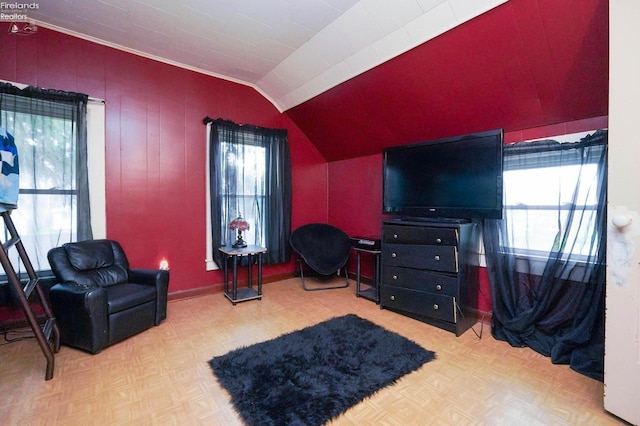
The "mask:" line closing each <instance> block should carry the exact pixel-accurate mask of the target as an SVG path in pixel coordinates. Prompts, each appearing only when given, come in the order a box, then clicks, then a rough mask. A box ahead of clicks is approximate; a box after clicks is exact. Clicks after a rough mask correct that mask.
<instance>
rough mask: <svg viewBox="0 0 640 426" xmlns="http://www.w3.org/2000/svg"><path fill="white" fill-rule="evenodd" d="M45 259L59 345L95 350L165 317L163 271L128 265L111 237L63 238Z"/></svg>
mask: <svg viewBox="0 0 640 426" xmlns="http://www.w3.org/2000/svg"><path fill="white" fill-rule="evenodd" d="M47 258H48V259H49V264H50V265H51V269H52V271H53V273H54V274H55V276H56V279H57V280H58V284H56V285H54V286H53V287H51V290H50V292H49V299H50V302H51V308H52V309H53V313H54V315H55V317H56V321H57V322H58V325H59V327H60V341H61V342H62V343H63V344H66V345H68V346H73V347H75V348H79V349H82V350H85V351H88V352H91V353H93V354H97V353H99V352H100V351H101V350H102V349H103V348H104V347H106V346H109V345H112V344H114V343H116V342H119V341H121V340H124V339H126V338H128V337H130V336H132V335H134V334H137V333H139V332H141V331H143V330H146V329H148V328H151V327H153V326H154V325H159V324H160V322H162V320H164V319H165V318H166V317H167V292H168V287H169V272H168V271H165V270H150V269H130V268H129V262H128V261H127V257H126V256H125V253H124V251H123V250H122V247H121V246H120V244H119V243H118V242H116V241H112V240H87V241H81V242H77V243H67V244H64V245H63V246H62V247H56V248H53V249H51V250H49V253H48V254H47Z"/></svg>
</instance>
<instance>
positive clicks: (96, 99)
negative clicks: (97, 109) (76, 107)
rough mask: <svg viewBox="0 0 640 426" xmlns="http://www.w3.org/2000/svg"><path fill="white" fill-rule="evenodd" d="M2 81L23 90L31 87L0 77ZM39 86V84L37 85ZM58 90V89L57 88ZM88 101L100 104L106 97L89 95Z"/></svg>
mask: <svg viewBox="0 0 640 426" xmlns="http://www.w3.org/2000/svg"><path fill="white" fill-rule="evenodd" d="M0 82H1V83H7V84H10V85H12V86H15V87H17V88H18V89H20V90H23V89H24V88H25V87H29V86H30V84H24V83H16V82H15V81H9V80H2V79H0ZM36 87H37V86H36ZM56 90H58V89H56ZM87 102H91V103H98V104H104V103H105V102H104V99H100V98H93V97H91V96H87Z"/></svg>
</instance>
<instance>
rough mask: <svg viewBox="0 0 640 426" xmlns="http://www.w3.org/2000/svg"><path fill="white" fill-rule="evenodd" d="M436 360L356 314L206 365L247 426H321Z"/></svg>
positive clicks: (431, 355)
mask: <svg viewBox="0 0 640 426" xmlns="http://www.w3.org/2000/svg"><path fill="white" fill-rule="evenodd" d="M434 358H435V354H434V353H433V352H431V351H428V350H426V349H424V348H422V347H421V346H419V345H417V344H416V343H414V342H412V341H410V340H408V339H406V338H404V337H402V336H400V335H399V334H396V333H393V332H390V331H388V330H385V329H384V328H382V327H380V326H378V325H376V324H373V323H372V322H370V321H367V320H365V319H362V318H360V317H358V316H356V315H346V316H343V317H339V318H333V319H330V320H328V321H324V322H322V323H320V324H317V325H314V326H312V327H308V328H305V329H302V330H299V331H296V332H293V333H289V334H285V335H282V336H280V337H277V338H275V339H273V340H270V341H267V342H264V343H258V344H255V345H252V346H248V347H245V348H240V349H236V350H233V351H231V352H229V353H227V354H225V355H222V356H218V357H215V358H213V359H212V360H211V361H209V365H210V366H211V368H212V370H213V372H214V374H215V375H216V377H217V378H218V381H219V382H220V384H221V385H222V386H223V387H225V388H226V389H227V390H228V391H229V393H230V394H231V402H232V403H233V405H234V407H235V409H236V411H237V412H238V413H239V414H240V415H241V416H242V418H243V419H244V420H245V421H246V423H247V424H249V425H321V424H324V423H326V422H327V421H329V420H330V419H332V418H334V417H336V416H338V415H339V414H341V413H343V412H344V411H346V410H347V409H348V408H349V407H351V406H353V405H354V404H356V403H358V402H360V401H362V400H363V399H364V398H366V397H368V396H371V395H372V394H373V393H375V392H376V391H378V390H380V389H381V388H383V387H385V386H387V385H390V384H392V383H394V382H395V381H396V380H398V379H399V378H400V377H402V376H404V375H405V374H407V373H409V372H411V371H414V370H416V369H418V368H419V367H420V366H422V365H423V364H424V363H426V362H429V361H431V360H432V359H434Z"/></svg>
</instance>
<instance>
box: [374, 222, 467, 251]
mask: <svg viewBox="0 0 640 426" xmlns="http://www.w3.org/2000/svg"><path fill="white" fill-rule="evenodd" d="M382 234H383V235H382V239H383V241H384V242H385V243H399V244H425V245H443V246H455V245H458V230H457V229H453V228H435V227H428V226H425V227H422V226H405V225H384V227H383V231H382Z"/></svg>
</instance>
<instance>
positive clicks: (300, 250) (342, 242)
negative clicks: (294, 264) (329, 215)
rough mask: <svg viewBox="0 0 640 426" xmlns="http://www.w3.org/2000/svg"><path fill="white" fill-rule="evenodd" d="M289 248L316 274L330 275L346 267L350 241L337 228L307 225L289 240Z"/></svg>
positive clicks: (320, 224) (295, 232)
mask: <svg viewBox="0 0 640 426" xmlns="http://www.w3.org/2000/svg"><path fill="white" fill-rule="evenodd" d="M289 242H290V244H291V248H292V249H293V250H294V251H295V252H296V253H297V254H298V255H299V256H300V257H301V258H302V259H303V260H304V261H305V262H306V263H307V264H308V265H309V266H310V267H311V268H312V269H313V270H314V271H316V272H318V273H320V274H322V275H330V274H333V273H334V272H336V271H338V270H339V269H340V268H342V267H344V265H346V263H347V261H348V260H349V255H350V253H351V239H350V238H349V236H348V235H347V234H346V233H344V231H342V230H341V229H339V228H336V227H335V226H333V225H329V224H326V223H308V224H306V225H302V226H301V227H299V228H297V229H296V230H295V231H293V232H292V233H291V237H290V238H289Z"/></svg>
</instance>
